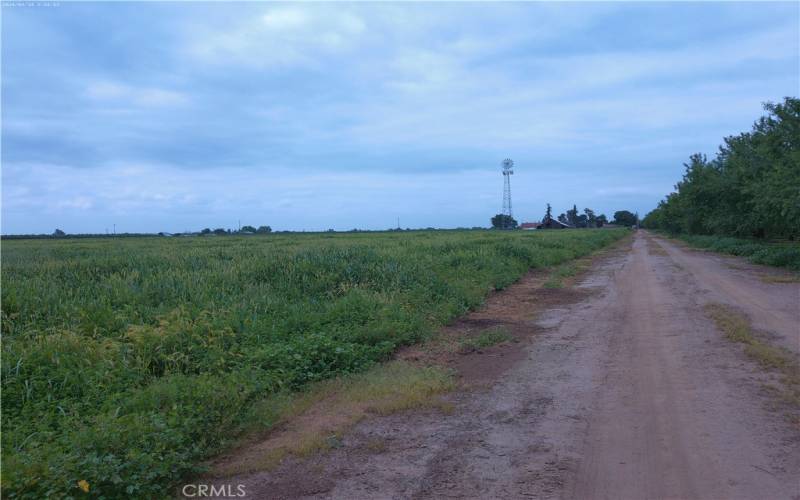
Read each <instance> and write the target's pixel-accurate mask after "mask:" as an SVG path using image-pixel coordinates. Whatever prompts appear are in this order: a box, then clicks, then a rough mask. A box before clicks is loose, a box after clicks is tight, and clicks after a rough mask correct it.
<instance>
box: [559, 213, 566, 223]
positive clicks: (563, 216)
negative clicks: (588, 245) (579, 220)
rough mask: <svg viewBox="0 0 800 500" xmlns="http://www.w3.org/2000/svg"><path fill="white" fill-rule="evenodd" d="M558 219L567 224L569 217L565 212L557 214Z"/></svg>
mask: <svg viewBox="0 0 800 500" xmlns="http://www.w3.org/2000/svg"><path fill="white" fill-rule="evenodd" d="M558 221H559V222H561V223H564V224H569V219H567V216H566V215H565V214H558Z"/></svg>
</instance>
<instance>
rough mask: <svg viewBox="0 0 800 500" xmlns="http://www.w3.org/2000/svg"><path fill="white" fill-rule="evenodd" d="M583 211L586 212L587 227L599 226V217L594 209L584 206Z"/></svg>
mask: <svg viewBox="0 0 800 500" xmlns="http://www.w3.org/2000/svg"><path fill="white" fill-rule="evenodd" d="M583 213H584V214H586V227H597V217H595V215H594V210H592V209H591V208H584V209H583Z"/></svg>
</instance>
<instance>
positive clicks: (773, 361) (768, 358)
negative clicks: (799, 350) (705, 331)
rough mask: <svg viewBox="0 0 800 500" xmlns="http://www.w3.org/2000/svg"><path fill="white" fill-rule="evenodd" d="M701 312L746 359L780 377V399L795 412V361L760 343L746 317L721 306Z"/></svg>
mask: <svg viewBox="0 0 800 500" xmlns="http://www.w3.org/2000/svg"><path fill="white" fill-rule="evenodd" d="M705 311H706V314H708V316H709V317H711V319H713V320H714V322H715V323H716V325H717V327H718V328H719V329H720V330H721V331H722V332H723V333H724V334H725V336H726V337H727V338H728V339H729V340H731V341H733V342H739V343H742V344H744V345H745V348H744V352H745V354H746V355H747V356H748V357H750V358H751V359H753V360H755V361H756V362H757V363H758V364H759V365H761V367H763V368H765V369H768V370H774V371H776V372H777V373H779V374H780V375H781V382H782V385H783V388H782V390H781V391H780V392H781V396H782V398H783V399H784V400H785V401H786V402H788V403H790V404H791V405H793V406H794V407H795V408H798V407H800V364H798V362H797V357H796V356H795V355H794V354H792V353H791V352H790V351H788V350H787V349H784V348H781V347H775V346H772V345H769V344H768V343H766V342H764V341H763V340H761V339H760V338H759V337H758V335H756V334H755V332H753V329H752V326H751V325H750V321H749V320H748V319H747V317H745V316H744V315H742V314H741V313H739V312H737V311H736V310H734V309H732V308H730V307H728V306H724V305H722V304H708V305H706V306H705Z"/></svg>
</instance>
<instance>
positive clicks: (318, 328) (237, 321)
mask: <svg viewBox="0 0 800 500" xmlns="http://www.w3.org/2000/svg"><path fill="white" fill-rule="evenodd" d="M624 234H626V233H625V231H581V232H572V231H566V232H561V231H559V232H547V233H538V232H537V233H532V232H491V231H469V232H466V231H464V232H460V231H448V232H423V231H419V232H394V233H353V234H326V233H321V234H309V235H301V234H295V235H283V234H276V235H273V236H271V237H270V238H252V237H245V236H239V237H237V236H230V237H227V238H198V237H195V238H126V239H110V238H103V239H94V240H91V239H78V240H72V239H48V240H14V241H5V242H4V243H3V273H2V333H3V336H4V338H3V344H2V394H3V412H2V425H3V433H2V453H3V465H4V468H3V475H2V486H3V493H4V494H5V495H7V496H8V497H10V498H17V497H26V498H40V497H45V496H59V497H68V496H72V497H79V496H82V495H92V496H98V497H99V496H104V497H106V498H116V497H126V498H128V497H153V496H165V495H168V492H169V491H170V489H169V488H170V487H171V486H172V485H173V484H174V483H175V482H176V481H179V480H180V479H181V478H182V477H184V476H186V475H187V474H191V473H194V472H197V470H198V469H197V465H196V464H197V463H198V462H199V461H200V460H202V459H203V458H204V457H207V456H209V455H210V454H213V453H215V452H217V451H219V450H220V449H221V448H222V447H224V446H226V445H227V444H228V443H229V442H230V440H231V439H233V438H235V432H234V431H235V430H236V429H239V428H242V427H243V426H245V427H246V424H247V422H248V420H249V419H252V418H254V414H253V413H251V412H252V411H253V409H254V408H260V409H262V410H263V409H264V404H265V403H264V402H265V401H272V400H273V399H270V398H274V397H275V396H276V395H278V394H285V393H287V392H290V391H296V390H299V389H302V388H304V387H307V385H308V384H309V383H310V382H314V381H318V380H321V379H325V378H330V377H333V376H338V375H341V374H346V373H351V372H359V371H363V370H365V369H368V368H369V367H371V366H372V365H373V364H374V363H376V362H377V361H380V360H384V359H387V358H388V357H389V356H390V355H391V353H392V352H393V351H394V350H395V349H396V348H397V347H399V346H402V345H404V344H409V343H412V342H416V341H418V340H420V339H421V338H423V337H424V336H426V335H427V334H428V333H429V332H431V331H433V329H434V328H435V327H437V326H438V325H440V324H442V323H444V322H446V321H448V320H450V319H452V318H454V317H456V316H458V315H460V314H462V313H464V312H465V311H467V310H468V309H470V308H474V307H476V306H477V305H479V304H480V303H481V302H482V300H483V299H484V296H485V294H486V293H487V291H488V290H489V289H491V288H503V287H505V286H507V285H509V284H510V283H512V282H513V281H515V280H516V279H517V278H518V277H519V276H521V275H522V274H523V273H524V272H526V271H527V270H528V269H529V268H531V267H543V266H553V265H557V264H560V263H562V262H565V261H567V260H570V259H573V258H576V257H578V256H581V255H585V254H587V253H589V252H591V251H593V250H595V249H598V248H600V247H602V246H604V245H607V244H609V243H611V242H612V241H614V240H617V239H618V238H620V237H622V236H623V235H624ZM268 404H269V403H267V405H268ZM87 490H88V491H89V493H86V491H87Z"/></svg>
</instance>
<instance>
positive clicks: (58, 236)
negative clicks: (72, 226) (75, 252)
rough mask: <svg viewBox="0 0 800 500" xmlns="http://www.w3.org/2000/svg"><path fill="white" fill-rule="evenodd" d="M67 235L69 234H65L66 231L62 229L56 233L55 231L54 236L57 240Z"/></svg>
mask: <svg viewBox="0 0 800 500" xmlns="http://www.w3.org/2000/svg"><path fill="white" fill-rule="evenodd" d="M66 235H67V233H65V232H64V231H62V230H60V229H56V230H55V231H53V236H55V237H56V238H61V237H64V236H66Z"/></svg>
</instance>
